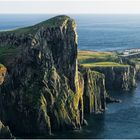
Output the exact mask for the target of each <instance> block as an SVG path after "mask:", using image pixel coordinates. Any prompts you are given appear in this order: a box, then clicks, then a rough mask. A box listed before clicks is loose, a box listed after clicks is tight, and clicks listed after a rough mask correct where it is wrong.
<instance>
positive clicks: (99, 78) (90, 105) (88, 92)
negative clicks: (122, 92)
mask: <svg viewBox="0 0 140 140" xmlns="http://www.w3.org/2000/svg"><path fill="white" fill-rule="evenodd" d="M80 72H81V73H82V74H83V77H84V94H83V101H84V112H85V114H90V113H95V114H96V113H101V112H103V111H104V110H105V108H106V102H105V101H106V97H107V93H106V89H105V76H104V75H103V74H101V73H99V72H95V71H91V70H90V69H88V68H84V67H80Z"/></svg>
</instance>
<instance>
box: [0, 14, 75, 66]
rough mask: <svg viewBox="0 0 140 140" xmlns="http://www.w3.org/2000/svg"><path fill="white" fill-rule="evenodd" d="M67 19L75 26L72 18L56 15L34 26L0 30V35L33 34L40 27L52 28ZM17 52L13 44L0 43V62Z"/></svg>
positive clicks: (17, 49) (64, 22)
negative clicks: (4, 44)
mask: <svg viewBox="0 0 140 140" xmlns="http://www.w3.org/2000/svg"><path fill="white" fill-rule="evenodd" d="M68 20H71V21H72V24H73V26H75V22H74V20H73V19H71V18H69V17H68V16H57V17H54V18H51V19H48V20H46V21H43V22H41V23H39V24H36V25H34V26H29V27H25V28H20V29H16V30H10V31H4V32H0V35H1V34H7V35H9V34H11V33H12V34H16V35H17V36H18V35H20V34H22V35H27V34H34V33H36V32H37V31H38V29H40V28H48V27H51V28H53V27H59V26H64V25H65V24H66V23H67V22H68ZM18 52H19V48H15V47H14V46H3V44H0V63H3V64H5V62H6V61H8V60H9V59H11V58H12V57H13V56H15V55H16V54H17V53H18Z"/></svg>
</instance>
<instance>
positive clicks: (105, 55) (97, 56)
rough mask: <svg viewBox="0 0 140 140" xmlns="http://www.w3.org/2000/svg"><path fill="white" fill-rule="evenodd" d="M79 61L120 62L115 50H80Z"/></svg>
mask: <svg viewBox="0 0 140 140" xmlns="http://www.w3.org/2000/svg"><path fill="white" fill-rule="evenodd" d="M78 61H79V63H81V64H83V63H91V62H105V61H107V62H108V61H111V62H118V61H119V58H118V56H117V55H116V54H115V53H113V52H95V51H79V52H78Z"/></svg>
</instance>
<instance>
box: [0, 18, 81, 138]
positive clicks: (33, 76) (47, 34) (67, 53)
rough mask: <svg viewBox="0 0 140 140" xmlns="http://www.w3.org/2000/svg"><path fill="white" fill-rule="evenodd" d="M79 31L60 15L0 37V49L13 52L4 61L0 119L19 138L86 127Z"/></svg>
mask: <svg viewBox="0 0 140 140" xmlns="http://www.w3.org/2000/svg"><path fill="white" fill-rule="evenodd" d="M75 28H76V25H75V22H74V21H73V20H72V19H71V18H69V17H67V16H58V17H55V18H52V19H50V20H48V21H45V22H42V23H40V24H38V25H35V26H32V27H27V28H23V29H18V30H15V31H9V32H3V33H0V47H3V48H4V47H5V49H7V48H8V49H9V48H10V49H14V55H10V56H9V55H8V58H6V59H4V58H3V59H4V61H3V63H4V65H5V66H6V67H7V74H6V78H5V81H4V83H3V84H2V85H1V87H0V118H1V120H2V121H3V122H4V123H5V124H6V125H8V126H9V128H10V130H11V131H12V133H13V134H14V135H15V136H25V135H26V136H30V135H32V136H36V135H49V134H50V133H51V132H52V131H53V130H61V129H77V128H78V129H79V128H80V127H81V125H82V124H83V119H84V116H83V110H84V108H83V88H84V81H83V77H82V75H81V74H80V73H79V72H78V68H77V67H78V66H77V34H76V30H75ZM15 49H16V50H17V49H18V51H15ZM3 59H2V60H3Z"/></svg>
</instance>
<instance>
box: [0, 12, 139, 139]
mask: <svg viewBox="0 0 140 140" xmlns="http://www.w3.org/2000/svg"><path fill="white" fill-rule="evenodd" d="M53 16H55V15H47V14H46V15H45V14H42V15H38V14H36V15H35V14H34V15H30V14H28V15H24V14H22V15H20V14H13V15H12V14H10V15H8V14H5V15H0V31H4V30H13V29H17V28H21V27H26V26H30V25H34V24H36V23H38V22H41V21H44V20H46V19H49V18H51V17H53ZM69 16H70V17H72V18H74V19H75V21H76V23H77V32H78V49H80V50H94V51H119V50H121V51H122V50H125V49H132V48H140V15H116V14H115V15H111V14H110V15H94V14H83V15H69ZM110 94H111V95H112V97H115V98H117V99H121V100H122V102H121V103H112V104H108V105H107V109H106V111H105V112H104V113H103V114H98V115H94V114H91V115H88V116H86V120H87V122H88V126H84V127H82V129H81V130H76V131H61V132H56V133H53V135H52V136H50V137H47V136H46V137H45V138H58V139H60V138H66V139H68V138H75V139H77V138H79V139H88V138H92V139H94V138H97V139H104V138H106V139H117V138H120V139H126V138H129V139H130V138H131V139H134V138H140V83H139V82H138V84H137V88H135V89H133V90H132V91H127V92H119V91H111V92H110Z"/></svg>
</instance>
